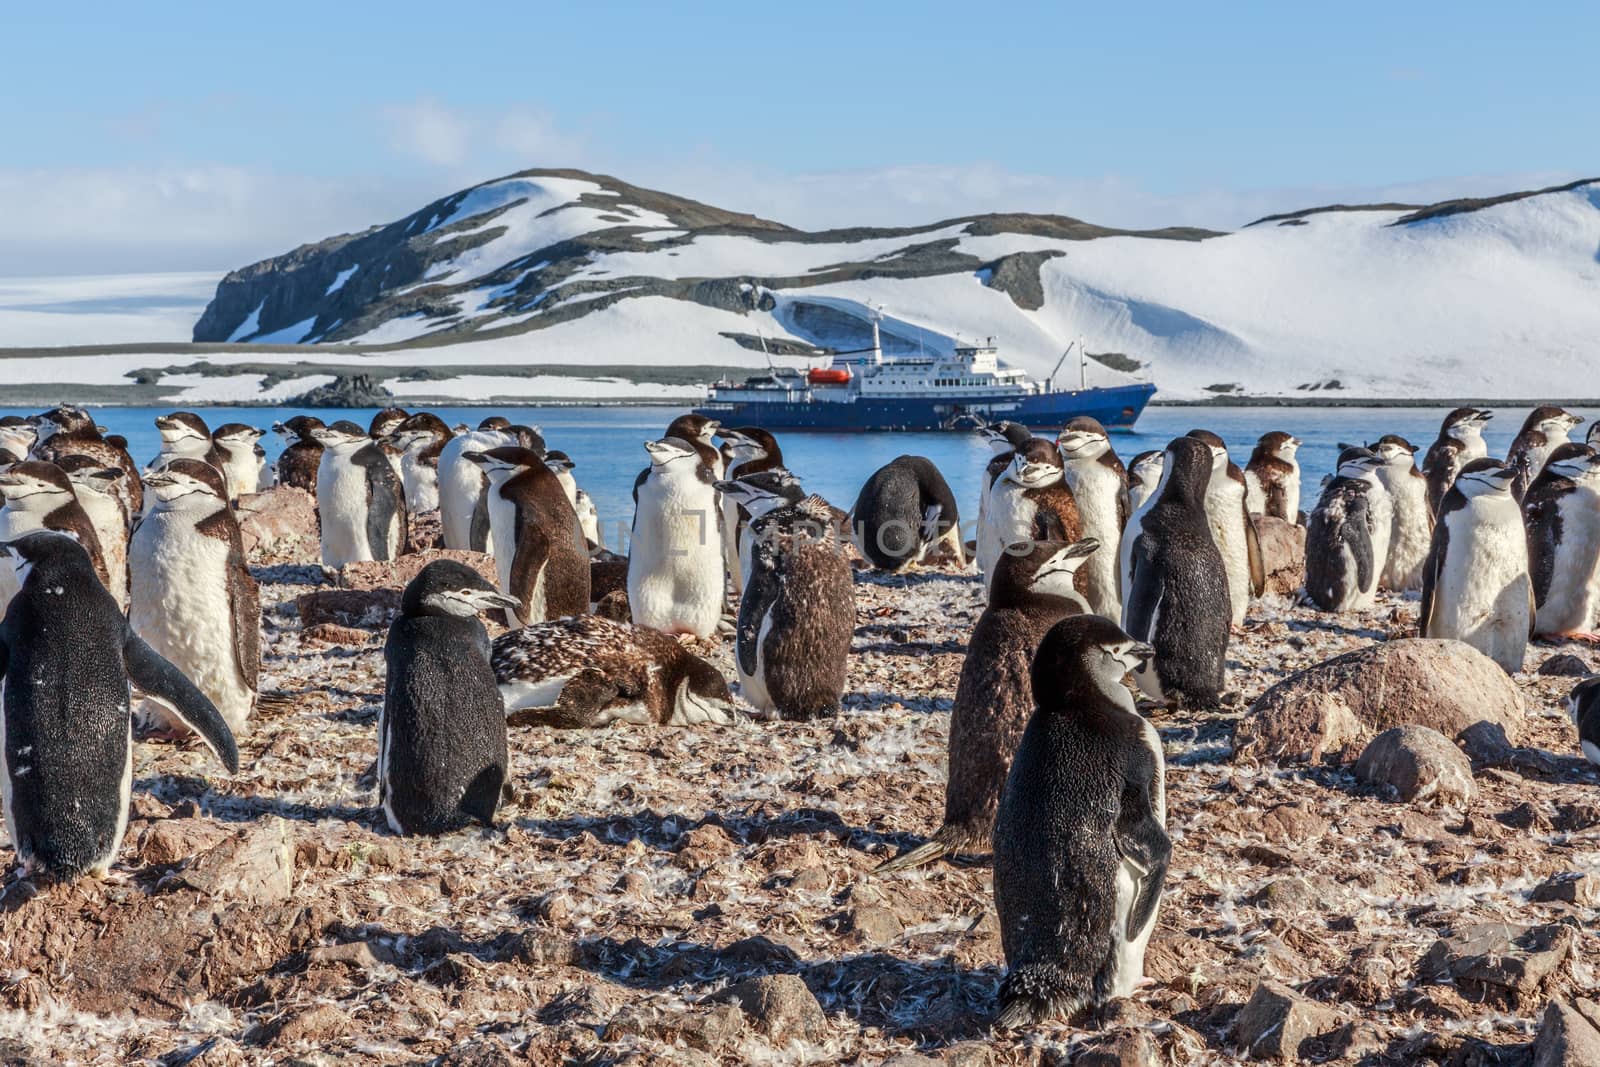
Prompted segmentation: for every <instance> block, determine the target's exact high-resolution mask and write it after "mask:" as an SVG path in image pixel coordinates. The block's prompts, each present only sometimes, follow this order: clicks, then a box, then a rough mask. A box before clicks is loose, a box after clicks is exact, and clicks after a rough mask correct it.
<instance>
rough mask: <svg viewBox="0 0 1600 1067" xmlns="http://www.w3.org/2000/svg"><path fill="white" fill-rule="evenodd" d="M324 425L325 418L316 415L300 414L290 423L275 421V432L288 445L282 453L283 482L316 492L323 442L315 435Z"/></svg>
mask: <svg viewBox="0 0 1600 1067" xmlns="http://www.w3.org/2000/svg"><path fill="white" fill-rule="evenodd" d="M321 428H322V420H321V419H319V418H317V417H316V416H315V415H296V416H295V417H294V418H292V419H289V420H287V421H286V422H279V423H274V424H273V426H272V430H273V432H274V433H276V434H277V435H278V436H279V437H281V438H283V444H284V448H283V451H282V452H280V453H279V454H278V484H279V485H292V486H294V487H295V488H296V489H304V490H305V491H306V492H308V493H313V494H315V493H316V491H317V470H318V468H320V467H321V465H322V442H321V441H318V440H317V439H316V437H315V436H313V431H315V430H320V429H321Z"/></svg>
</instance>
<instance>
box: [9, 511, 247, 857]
mask: <svg viewBox="0 0 1600 1067" xmlns="http://www.w3.org/2000/svg"><path fill="white" fill-rule="evenodd" d="M0 556H3V557H4V560H0V565H4V566H5V568H6V570H8V571H10V570H15V571H17V572H18V573H19V574H20V575H21V576H22V588H21V591H20V593H19V594H18V595H17V596H16V597H15V598H14V599H13V600H12V602H11V604H10V606H9V607H8V608H7V609H6V613H5V618H4V620H3V621H0V763H3V766H0V784H3V785H4V790H5V798H4V799H5V820H6V829H7V830H8V831H9V833H10V837H11V844H12V847H13V848H15V849H16V853H17V858H18V860H19V861H20V862H21V864H22V871H23V874H24V875H25V876H35V875H50V876H55V877H73V876H76V875H79V874H83V873H88V874H91V875H94V876H96V877H100V876H103V875H104V874H105V873H106V871H107V869H108V868H109V867H110V866H111V862H112V860H114V859H115V858H116V854H117V849H118V848H119V846H120V845H121V844H122V837H123V834H124V833H125V832H126V830H127V827H128V807H129V799H130V793H131V787H132V783H133V725H132V718H131V716H130V714H129V691H128V682H129V680H130V679H131V680H132V682H133V684H134V685H137V686H138V687H139V688H140V689H141V690H142V691H143V692H145V693H146V694H147V695H149V696H152V697H154V698H156V699H159V700H162V701H164V702H166V703H167V704H168V705H169V706H170V707H172V708H173V709H174V710H175V711H176V712H177V714H178V715H179V716H180V717H181V719H182V721H183V722H184V724H185V725H186V726H188V727H189V728H190V729H192V730H193V731H194V732H195V733H196V734H198V735H199V736H200V738H201V740H203V741H204V742H205V743H206V745H207V747H209V748H210V749H211V751H212V752H213V753H215V754H216V756H217V758H218V759H219V760H220V761H221V762H222V764H223V765H224V766H225V767H227V769H228V771H229V772H230V773H233V772H236V771H238V769H239V750H238V747H237V746H236V744H235V743H234V739H233V736H232V734H231V733H229V731H228V725H227V723H225V722H224V721H223V719H222V717H221V716H220V715H218V714H217V710H216V709H215V708H214V707H212V706H211V702H210V701H209V700H207V699H206V698H205V696H204V694H202V693H201V692H200V691H199V690H198V689H196V688H195V687H194V685H192V684H191V683H190V682H189V680H188V679H187V678H185V677H184V676H183V674H182V672H181V671H179V670H178V669H177V668H176V667H175V666H173V665H172V664H171V663H169V662H168V661H166V660H165V659H163V658H162V657H161V656H160V654H159V653H157V652H156V651H155V650H154V649H152V648H151V647H150V646H149V645H148V644H146V643H145V642H144V641H143V640H141V639H140V638H139V637H138V635H137V634H135V633H134V632H133V630H132V629H131V628H130V626H129V625H128V620H127V619H125V618H124V617H123V615H122V612H121V610H119V609H118V607H117V605H116V603H115V602H114V601H113V600H112V599H111V594H110V593H109V592H107V591H106V589H105V587H104V586H103V585H102V584H101V582H100V580H99V578H98V577H97V576H96V575H95V573H94V568H93V566H92V564H91V563H90V560H89V555H88V553H87V552H85V551H84V549H83V546H82V545H80V544H78V543H77V542H76V541H75V540H73V539H72V538H71V537H68V536H66V535H64V534H59V533H54V532H38V533H32V534H28V535H26V536H24V537H21V538H19V539H17V540H15V541H10V542H7V543H4V544H0Z"/></svg>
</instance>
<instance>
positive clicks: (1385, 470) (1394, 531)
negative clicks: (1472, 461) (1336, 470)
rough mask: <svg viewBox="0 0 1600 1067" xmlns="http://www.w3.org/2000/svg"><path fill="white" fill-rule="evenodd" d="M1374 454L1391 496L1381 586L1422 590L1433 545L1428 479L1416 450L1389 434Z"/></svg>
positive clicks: (1378, 445) (1373, 447) (1375, 447)
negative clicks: (1429, 550)
mask: <svg viewBox="0 0 1600 1067" xmlns="http://www.w3.org/2000/svg"><path fill="white" fill-rule="evenodd" d="M1372 451H1373V452H1374V453H1376V455H1377V457H1378V458H1379V459H1380V460H1382V461H1383V465H1382V466H1381V467H1379V468H1378V469H1377V471H1376V474H1377V476H1378V481H1379V483H1380V484H1382V486H1383V488H1384V489H1385V490H1386V491H1387V492H1388V494H1389V504H1390V516H1391V518H1390V526H1389V531H1390V532H1389V551H1388V554H1387V556H1386V558H1385V560H1384V564H1383V572H1382V573H1381V574H1380V575H1379V576H1378V584H1379V585H1381V586H1382V587H1383V588H1385V589H1392V590H1394V591H1395V592H1408V591H1410V590H1413V589H1421V588H1422V566H1423V564H1424V563H1426V562H1427V560H1428V547H1429V545H1430V544H1431V543H1432V542H1433V509H1432V508H1430V507H1429V506H1428V479H1427V478H1425V477H1423V475H1422V472H1421V471H1419V470H1417V464H1416V455H1417V446H1416V445H1413V444H1412V443H1411V442H1410V441H1407V440H1406V439H1405V438H1404V437H1397V436H1395V435H1394V434H1386V435H1385V436H1383V437H1380V438H1378V443H1377V444H1375V445H1373V446H1372Z"/></svg>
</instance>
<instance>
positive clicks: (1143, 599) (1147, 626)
mask: <svg viewBox="0 0 1600 1067" xmlns="http://www.w3.org/2000/svg"><path fill="white" fill-rule="evenodd" d="M1148 544H1149V542H1148V541H1147V539H1146V538H1145V536H1144V535H1143V534H1140V535H1139V536H1138V537H1136V538H1134V541H1133V551H1132V552H1130V553H1129V554H1128V561H1129V562H1128V598H1127V600H1126V601H1125V602H1124V605H1123V611H1124V613H1125V615H1126V616H1127V624H1126V625H1125V626H1124V629H1126V630H1127V631H1128V636H1130V637H1135V638H1138V639H1139V640H1140V641H1149V640H1151V639H1152V638H1153V637H1154V636H1155V635H1154V634H1153V633H1152V632H1151V627H1152V624H1153V623H1154V620H1155V614H1156V607H1157V606H1158V605H1159V604H1160V602H1161V585H1160V583H1159V582H1155V581H1143V582H1141V581H1140V580H1139V570H1140V566H1139V562H1140V561H1139V557H1140V556H1141V555H1142V554H1143V553H1144V552H1145V551H1146V545H1148Z"/></svg>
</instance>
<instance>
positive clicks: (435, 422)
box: [384, 411, 452, 515]
mask: <svg viewBox="0 0 1600 1067" xmlns="http://www.w3.org/2000/svg"><path fill="white" fill-rule="evenodd" d="M451 436H452V435H451V433H450V427H448V426H446V425H445V424H444V420H443V419H441V418H440V417H439V416H437V415H435V414H433V413H432V412H430V411H419V412H417V413H416V414H415V415H409V416H407V417H406V418H405V419H403V420H401V421H400V422H399V423H398V424H397V425H396V426H395V428H394V429H393V430H390V431H389V433H388V434H387V435H386V436H385V438H384V440H385V442H387V443H388V445H389V447H391V448H393V449H394V450H395V451H397V452H399V453H400V481H401V484H403V485H404V486H405V490H406V507H407V508H408V509H409V510H410V512H411V514H413V515H420V514H421V513H422V512H425V511H435V510H437V509H438V507H439V453H441V452H443V451H444V446H445V445H447V444H449V443H450V438H451Z"/></svg>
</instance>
